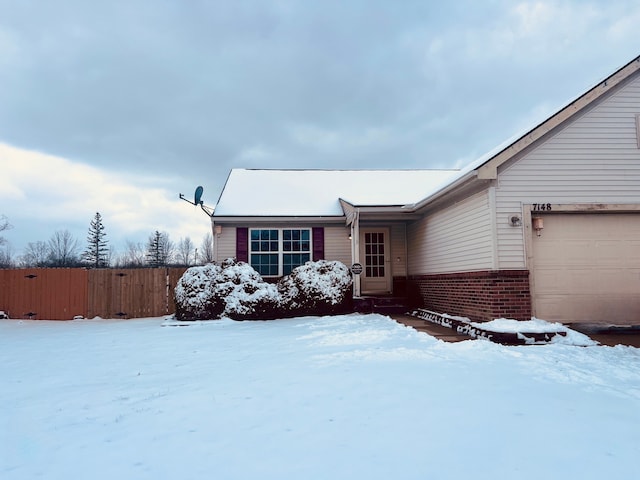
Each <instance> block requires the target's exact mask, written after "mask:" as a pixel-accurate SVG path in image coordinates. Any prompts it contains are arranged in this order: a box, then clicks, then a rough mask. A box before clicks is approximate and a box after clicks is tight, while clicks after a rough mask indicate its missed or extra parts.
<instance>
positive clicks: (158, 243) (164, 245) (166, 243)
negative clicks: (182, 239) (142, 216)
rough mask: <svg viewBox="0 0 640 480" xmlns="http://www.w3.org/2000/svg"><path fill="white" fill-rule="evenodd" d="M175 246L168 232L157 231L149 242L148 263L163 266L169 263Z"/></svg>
mask: <svg viewBox="0 0 640 480" xmlns="http://www.w3.org/2000/svg"><path fill="white" fill-rule="evenodd" d="M173 250H174V246H173V243H172V242H171V241H170V240H169V235H168V234H167V233H160V232H159V231H157V230H156V231H155V232H154V233H153V234H151V236H150V237H149V240H148V242H147V253H146V257H147V264H148V265H149V266H150V267H163V266H165V265H167V264H168V263H169V261H170V260H171V256H172V255H173Z"/></svg>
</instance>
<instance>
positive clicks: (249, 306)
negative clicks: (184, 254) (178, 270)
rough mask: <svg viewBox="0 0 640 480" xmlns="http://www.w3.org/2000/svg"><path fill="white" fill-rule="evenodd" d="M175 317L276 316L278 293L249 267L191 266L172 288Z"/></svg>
mask: <svg viewBox="0 0 640 480" xmlns="http://www.w3.org/2000/svg"><path fill="white" fill-rule="evenodd" d="M175 301H176V318H177V319H178V320H205V319H214V318H220V317H223V316H227V317H229V318H233V319H234V320H249V319H269V318H276V317H277V316H279V311H278V306H279V302H278V290H277V288H276V286H275V285H271V284H268V283H266V282H265V281H264V280H263V279H262V277H260V275H259V274H258V272H256V271H255V270H254V269H253V268H251V266H250V265H248V264H246V263H244V262H236V261H235V260H233V259H227V260H225V261H224V262H222V264H221V265H220V266H217V265H213V264H209V265H205V266H203V267H191V268H189V269H188V270H187V271H186V272H185V273H184V274H183V275H182V277H181V278H180V280H179V281H178V284H177V285H176V289H175Z"/></svg>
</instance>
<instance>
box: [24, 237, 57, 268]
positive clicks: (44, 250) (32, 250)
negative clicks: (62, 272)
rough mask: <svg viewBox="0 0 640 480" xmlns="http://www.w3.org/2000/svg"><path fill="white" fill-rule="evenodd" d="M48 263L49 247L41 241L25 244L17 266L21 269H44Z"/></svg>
mask: <svg viewBox="0 0 640 480" xmlns="http://www.w3.org/2000/svg"><path fill="white" fill-rule="evenodd" d="M48 261H49V246H48V245H47V244H46V242H43V241H41V240H39V241H37V242H29V243H27V246H26V248H25V249H24V253H23V254H22V256H20V257H19V258H18V264H19V265H20V266H22V267H44V266H46V265H47V263H48Z"/></svg>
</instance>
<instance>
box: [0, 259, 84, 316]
mask: <svg viewBox="0 0 640 480" xmlns="http://www.w3.org/2000/svg"><path fill="white" fill-rule="evenodd" d="M0 277H1V278H2V281H1V282H0V284H1V285H2V292H0V310H4V311H5V312H7V313H8V314H9V316H10V317H11V318H16V319H21V318H32V319H42V320H72V319H73V317H75V316H77V315H82V316H85V315H86V312H87V271H86V270H85V269H84V268H25V269H11V270H2V271H0Z"/></svg>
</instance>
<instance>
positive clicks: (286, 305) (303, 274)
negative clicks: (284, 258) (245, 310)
mask: <svg viewBox="0 0 640 480" xmlns="http://www.w3.org/2000/svg"><path fill="white" fill-rule="evenodd" d="M350 287H351V274H350V273H349V269H348V268H347V267H346V266H345V265H344V264H343V263H341V262H337V261H329V260H319V261H317V262H307V263H305V264H304V265H301V266H299V267H297V268H295V269H294V270H293V271H292V272H291V274H290V275H288V276H286V277H283V278H282V279H281V280H280V282H278V290H279V292H280V302H281V304H282V306H283V309H286V310H288V312H289V314H290V315H294V316H296V315H333V314H336V313H344V312H347V311H349V310H350V308H351V300H352V298H351V289H350Z"/></svg>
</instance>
